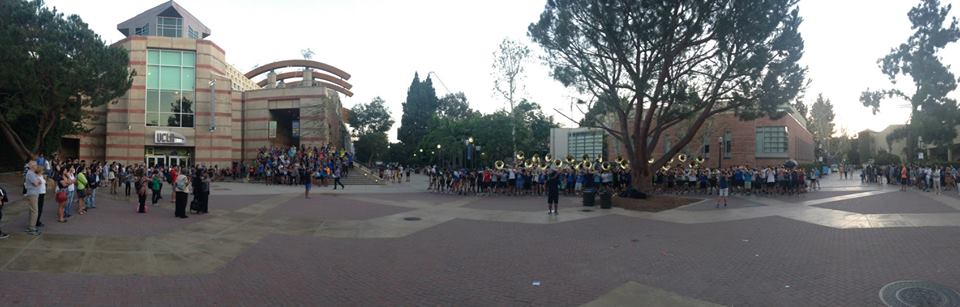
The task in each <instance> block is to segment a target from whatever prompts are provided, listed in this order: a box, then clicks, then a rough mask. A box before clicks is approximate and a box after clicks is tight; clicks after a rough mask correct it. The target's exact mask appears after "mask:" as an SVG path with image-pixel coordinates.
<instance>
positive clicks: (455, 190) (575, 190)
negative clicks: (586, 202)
mask: <svg viewBox="0 0 960 307" xmlns="http://www.w3.org/2000/svg"><path fill="white" fill-rule="evenodd" d="M424 173H425V174H426V175H427V176H428V177H429V180H428V186H427V190H428V191H434V192H438V193H448V194H458V195H495V194H496V195H510V196H542V195H544V194H545V193H546V192H547V188H548V185H547V181H548V179H549V176H551V174H554V173H555V174H556V176H557V181H558V182H557V185H558V191H559V192H560V193H562V194H564V195H571V196H572V195H581V193H582V192H583V191H584V190H585V189H593V188H596V189H599V190H600V191H609V192H611V193H619V192H622V191H624V190H626V188H627V187H629V186H630V181H631V180H632V179H631V175H630V172H629V171H625V170H623V169H620V168H616V169H613V168H611V169H608V170H603V169H593V170H588V169H576V170H574V169H570V168H562V169H559V170H554V169H549V168H540V167H529V168H525V167H504V168H499V169H493V168H489V167H488V168H483V169H472V170H471V169H466V168H460V169H442V168H437V167H436V166H431V167H427V168H425V169H424Z"/></svg>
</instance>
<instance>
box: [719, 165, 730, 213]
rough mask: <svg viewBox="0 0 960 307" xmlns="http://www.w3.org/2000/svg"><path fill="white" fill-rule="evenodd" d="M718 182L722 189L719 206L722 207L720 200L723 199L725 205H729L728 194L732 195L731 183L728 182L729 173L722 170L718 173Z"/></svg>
mask: <svg viewBox="0 0 960 307" xmlns="http://www.w3.org/2000/svg"><path fill="white" fill-rule="evenodd" d="M717 183H718V187H719V189H720V193H719V196H717V208H720V201H721V200H722V201H723V207H724V208H726V207H727V196H730V185H729V182H727V173H726V172H724V171H720V173H719V174H718V175H717Z"/></svg>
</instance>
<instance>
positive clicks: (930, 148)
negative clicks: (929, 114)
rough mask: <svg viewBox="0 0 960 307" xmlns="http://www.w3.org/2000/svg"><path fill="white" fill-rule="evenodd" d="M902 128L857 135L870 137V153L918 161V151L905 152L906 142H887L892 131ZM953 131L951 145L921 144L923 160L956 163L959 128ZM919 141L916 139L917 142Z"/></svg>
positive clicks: (901, 125)
mask: <svg viewBox="0 0 960 307" xmlns="http://www.w3.org/2000/svg"><path fill="white" fill-rule="evenodd" d="M902 127H904V125H903V124H900V125H889V126H887V127H886V128H884V129H883V130H881V131H873V130H869V129H867V130H864V131H861V132H860V133H858V134H857V135H858V136H859V137H861V138H863V137H864V136H870V137H871V138H873V144H872V145H873V146H872V147H871V148H869V150H871V151H872V153H874V154H875V153H877V152H879V151H880V150H883V151H886V152H889V153H892V154H894V155H897V156H898V157H900V159H901V160H902V161H915V160H918V159H920V151H917V152H906V147H907V140H905V139H899V140H890V142H888V141H887V137H888V136H889V135H890V134H891V133H893V131H895V130H897V129H900V128H902ZM954 130H956V132H957V137H956V138H955V139H953V144H950V145H949V146H934V145H933V144H930V143H929V142H924V143H923V160H931V159H932V160H937V161H948V162H958V161H960V157H958V156H956V155H955V154H954V153H956V152H958V151H960V127H955V128H954ZM919 140H920V139H919V138H918V140H916V141H919Z"/></svg>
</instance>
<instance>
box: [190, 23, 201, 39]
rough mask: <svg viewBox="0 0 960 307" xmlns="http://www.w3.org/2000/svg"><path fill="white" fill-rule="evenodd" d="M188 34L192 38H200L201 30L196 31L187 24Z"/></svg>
mask: <svg viewBox="0 0 960 307" xmlns="http://www.w3.org/2000/svg"><path fill="white" fill-rule="evenodd" d="M187 36H189V37H190V38H192V39H200V32H197V31H194V30H193V27H191V26H187Z"/></svg>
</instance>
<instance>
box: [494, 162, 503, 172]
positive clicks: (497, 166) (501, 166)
mask: <svg viewBox="0 0 960 307" xmlns="http://www.w3.org/2000/svg"><path fill="white" fill-rule="evenodd" d="M504 165H505V164H504V163H503V161H501V160H497V162H493V166H494V167H496V168H497V169H498V170H500V169H503V166H504Z"/></svg>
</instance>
